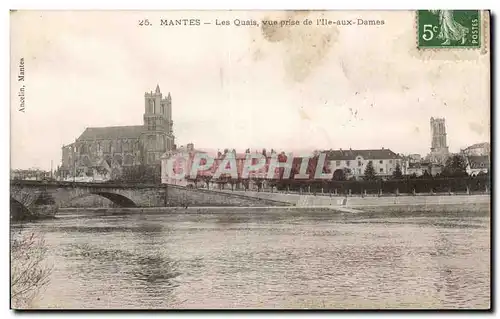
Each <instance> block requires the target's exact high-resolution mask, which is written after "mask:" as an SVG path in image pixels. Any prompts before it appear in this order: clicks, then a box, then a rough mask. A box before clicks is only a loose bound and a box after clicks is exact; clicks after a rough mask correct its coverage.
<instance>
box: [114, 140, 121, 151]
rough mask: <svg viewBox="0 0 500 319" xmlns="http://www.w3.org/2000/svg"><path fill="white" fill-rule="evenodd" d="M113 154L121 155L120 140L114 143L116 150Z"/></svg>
mask: <svg viewBox="0 0 500 319" xmlns="http://www.w3.org/2000/svg"><path fill="white" fill-rule="evenodd" d="M115 152H118V153H121V152H122V142H121V141H120V140H117V141H116V148H115Z"/></svg>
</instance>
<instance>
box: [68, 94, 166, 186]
mask: <svg viewBox="0 0 500 319" xmlns="http://www.w3.org/2000/svg"><path fill="white" fill-rule="evenodd" d="M144 100H145V105H144V116H143V125H134V126H109V127H88V128H86V129H85V131H84V132H83V133H82V134H81V135H80V137H78V138H77V139H76V140H75V142H74V143H72V144H69V145H65V146H63V147H62V166H61V168H60V172H61V173H62V174H61V177H63V178H64V177H65V178H67V177H74V176H77V177H79V176H95V175H104V176H108V177H109V178H114V177H116V176H119V175H120V174H121V172H122V170H123V167H126V166H134V165H148V166H151V165H159V164H160V161H161V156H162V155H163V154H164V153H165V152H166V151H170V150H173V149H175V144H174V135H173V121H172V98H171V96H170V93H168V95H167V96H166V97H163V95H162V93H161V91H160V87H159V85H157V86H156V90H155V92H149V93H148V92H146V93H145V95H144Z"/></svg>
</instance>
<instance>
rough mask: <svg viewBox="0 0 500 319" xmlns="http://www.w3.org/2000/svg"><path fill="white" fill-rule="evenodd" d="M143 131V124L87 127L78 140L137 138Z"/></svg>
mask: <svg viewBox="0 0 500 319" xmlns="http://www.w3.org/2000/svg"><path fill="white" fill-rule="evenodd" d="M143 131H144V126H142V125H131V126H108V127H87V128H86V129H85V131H83V133H82V135H80V137H79V138H78V141H88V140H107V139H117V138H139V136H140V135H141V133H142V132H143Z"/></svg>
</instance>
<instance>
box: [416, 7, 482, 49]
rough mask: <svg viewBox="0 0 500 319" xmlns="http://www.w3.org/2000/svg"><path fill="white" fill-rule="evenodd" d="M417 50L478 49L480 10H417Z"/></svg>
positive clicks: (479, 44)
mask: <svg viewBox="0 0 500 319" xmlns="http://www.w3.org/2000/svg"><path fill="white" fill-rule="evenodd" d="M417 23H418V25H417V36H418V47H419V48H480V47H481V12H480V10H418V12H417Z"/></svg>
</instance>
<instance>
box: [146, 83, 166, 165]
mask: <svg viewBox="0 0 500 319" xmlns="http://www.w3.org/2000/svg"><path fill="white" fill-rule="evenodd" d="M144 101H145V105H144V107H145V109H144V130H143V133H142V134H141V145H142V153H143V154H142V155H143V163H144V164H146V165H153V164H158V163H159V162H160V159H161V156H162V155H163V154H164V153H165V152H166V151H169V150H171V149H173V147H174V135H173V121H172V98H171V97H170V93H168V95H167V97H165V98H163V94H162V93H161V91H160V86H159V85H157V86H156V89H155V91H154V92H150V93H147V92H146V93H145V94H144Z"/></svg>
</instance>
